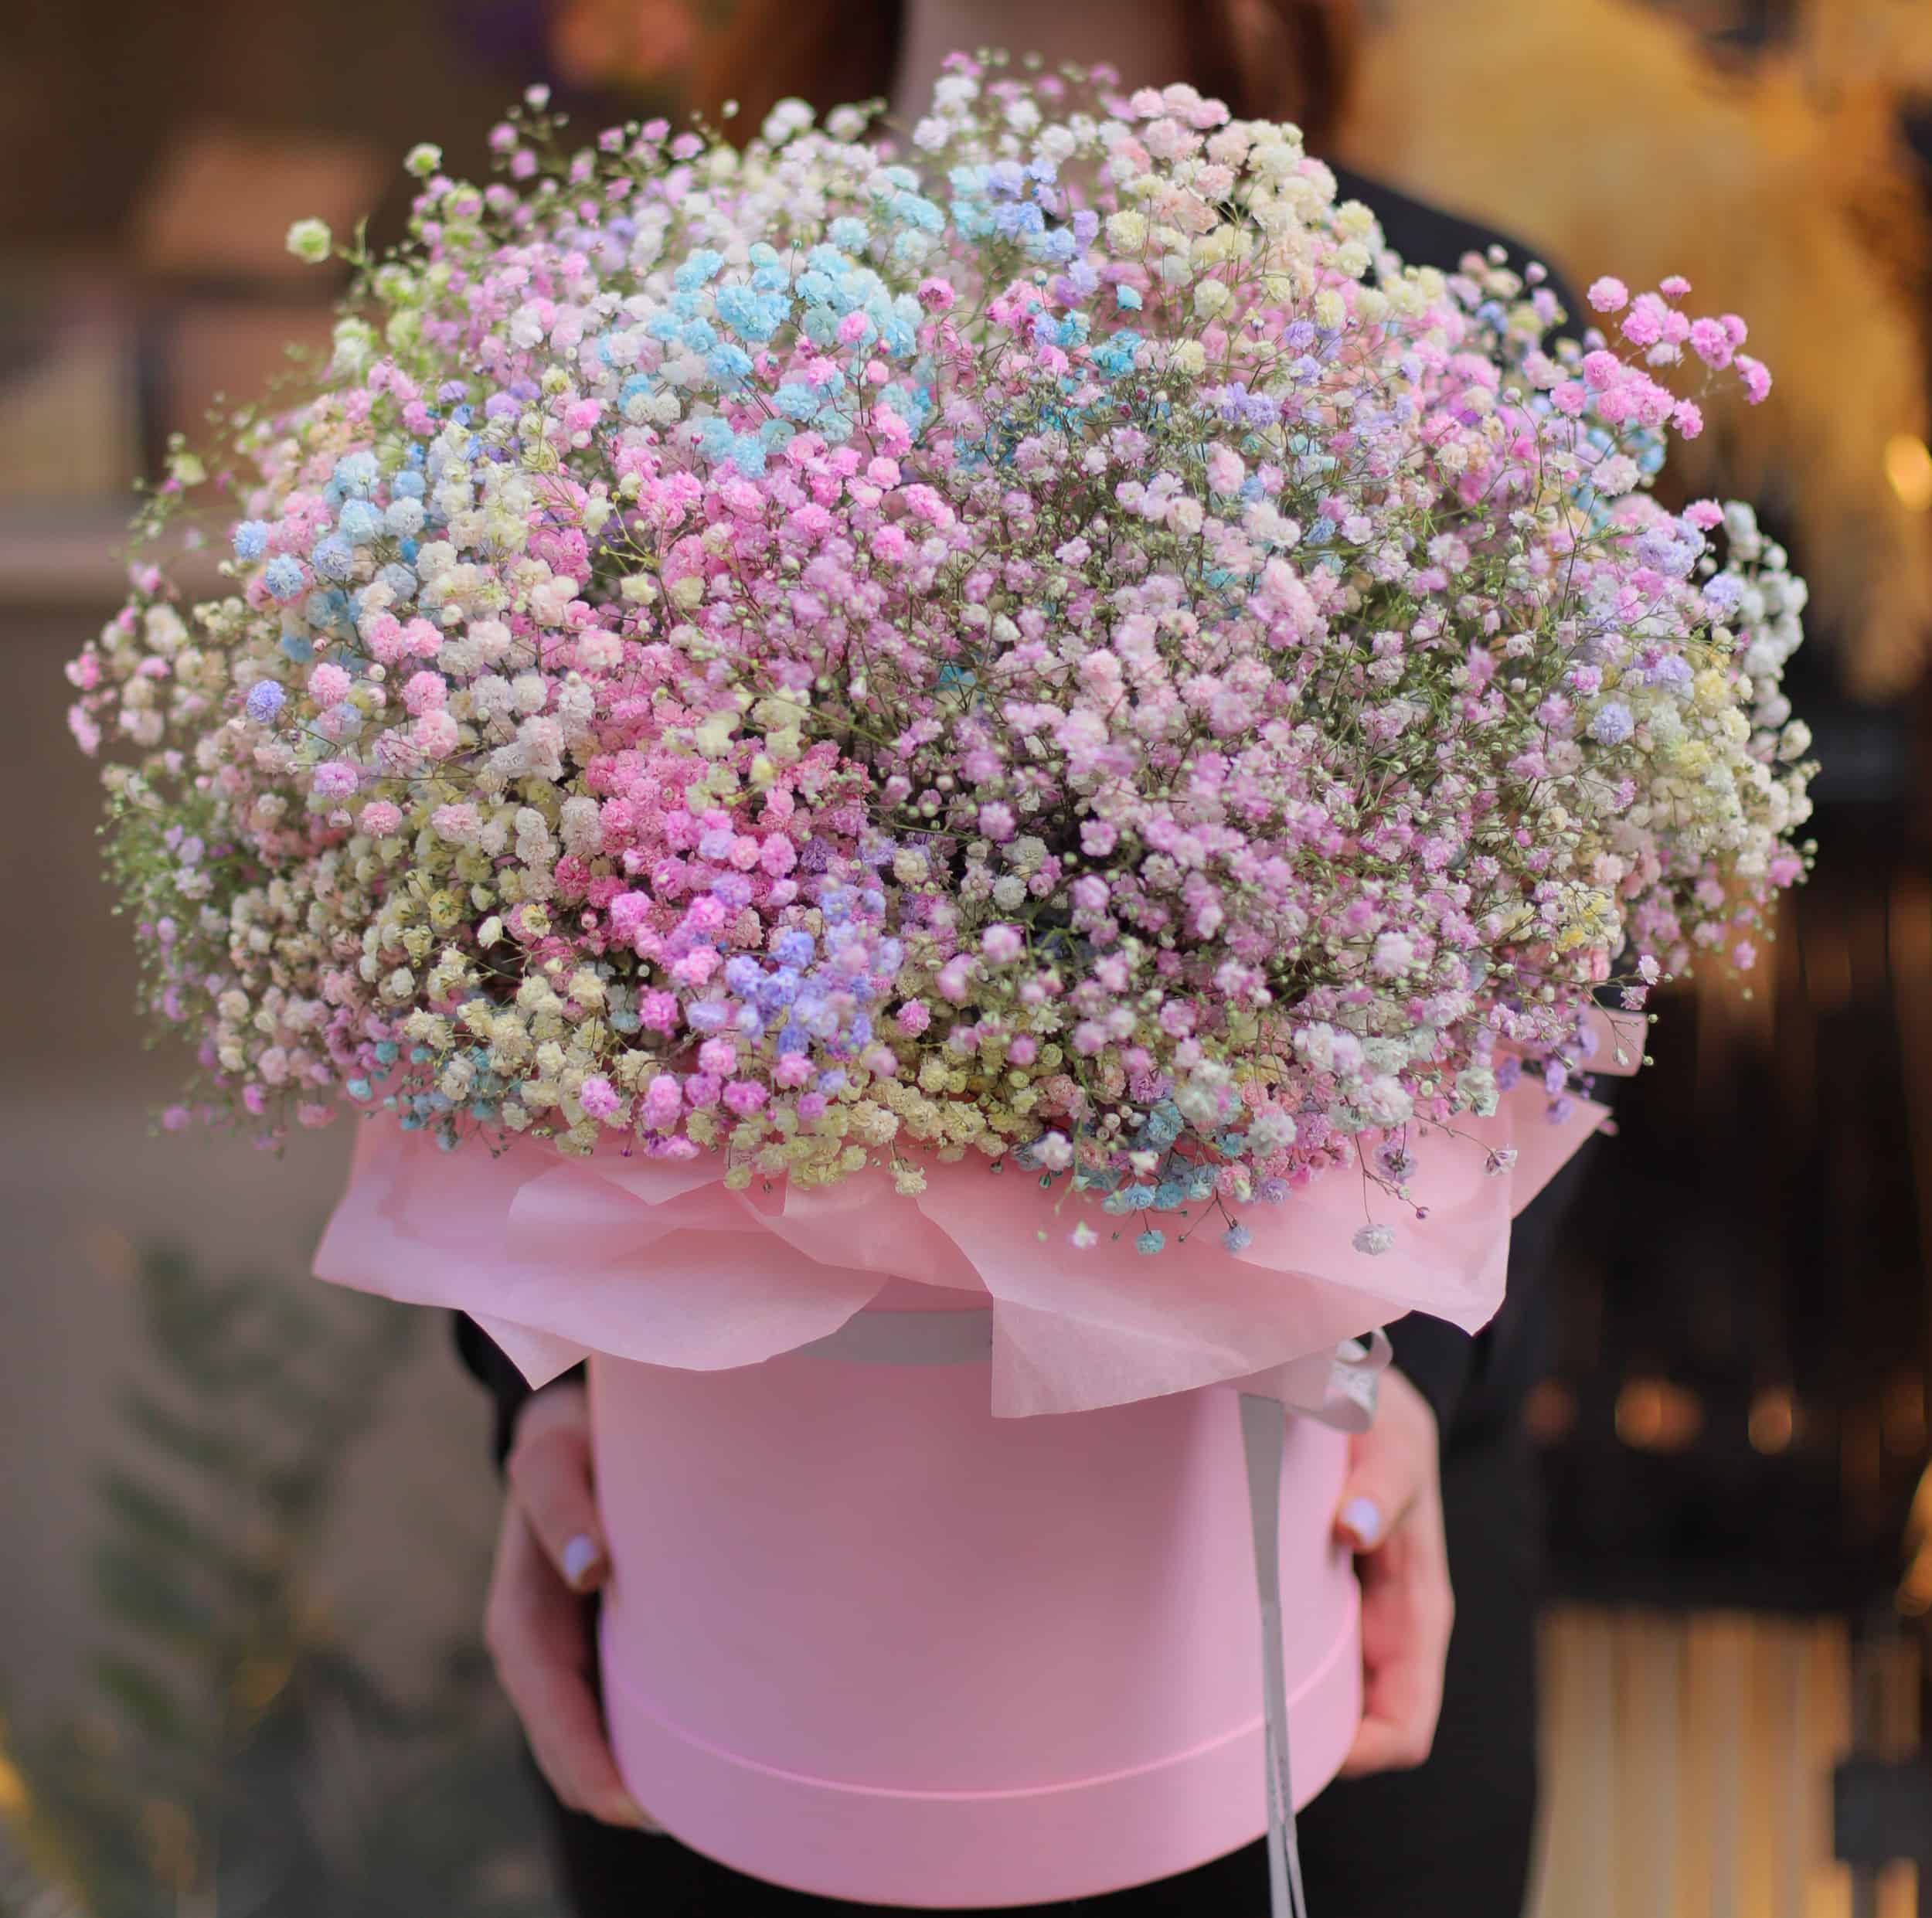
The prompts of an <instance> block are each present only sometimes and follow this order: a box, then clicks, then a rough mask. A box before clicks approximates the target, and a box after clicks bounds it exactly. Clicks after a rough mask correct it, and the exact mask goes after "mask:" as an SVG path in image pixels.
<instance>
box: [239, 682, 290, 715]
mask: <svg viewBox="0 0 1932 1918" xmlns="http://www.w3.org/2000/svg"><path fill="white" fill-rule="evenodd" d="M287 699H288V695H287V693H286V692H284V691H283V690H282V689H281V685H280V684H279V683H278V682H277V681H275V680H273V679H257V681H256V682H255V683H254V684H253V685H252V686H250V688H249V689H248V698H247V701H246V702H245V703H246V705H247V709H248V716H249V717H250V719H258V720H260V722H261V723H262V724H264V726H266V725H267V723H268V722H269V721H270V719H274V716H275V715H276V714H277V713H278V712H281V709H282V708H283V706H284V705H285V704H286V703H287Z"/></svg>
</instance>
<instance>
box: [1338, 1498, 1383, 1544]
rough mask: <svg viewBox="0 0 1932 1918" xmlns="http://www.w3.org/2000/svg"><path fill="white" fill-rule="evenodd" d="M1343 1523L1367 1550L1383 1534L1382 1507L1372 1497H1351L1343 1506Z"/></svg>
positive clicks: (1344, 1528)
mask: <svg viewBox="0 0 1932 1918" xmlns="http://www.w3.org/2000/svg"><path fill="white" fill-rule="evenodd" d="M1342 1529H1343V1530H1345V1531H1347V1532H1353V1533H1354V1534H1355V1543H1356V1544H1357V1545H1359V1546H1362V1549H1364V1550H1365V1551H1366V1549H1368V1547H1369V1546H1372V1545H1373V1544H1374V1543H1375V1542H1376V1539H1379V1538H1380V1537H1381V1536H1382V1508H1381V1507H1380V1506H1379V1505H1377V1504H1376V1501H1374V1500H1373V1499H1372V1498H1351V1499H1350V1500H1349V1502H1348V1503H1347V1504H1346V1505H1344V1506H1343V1507H1342Z"/></svg>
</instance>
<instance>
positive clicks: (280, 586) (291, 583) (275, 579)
mask: <svg viewBox="0 0 1932 1918" xmlns="http://www.w3.org/2000/svg"><path fill="white" fill-rule="evenodd" d="M262 584H263V585H264V586H265V587H267V588H268V590H269V592H270V593H271V594H272V595H273V596H274V597H275V598H277V599H278V600H284V601H286V600H292V599H293V598H294V597H295V596H296V594H297V593H300V592H301V591H302V590H303V589H304V587H306V586H307V585H308V580H307V579H306V578H305V577H304V575H303V572H302V563H301V560H299V559H297V558H296V557H295V556H294V554H293V553H277V554H276V556H274V559H271V560H270V561H269V563H268V564H267V566H264V567H263V569H262Z"/></svg>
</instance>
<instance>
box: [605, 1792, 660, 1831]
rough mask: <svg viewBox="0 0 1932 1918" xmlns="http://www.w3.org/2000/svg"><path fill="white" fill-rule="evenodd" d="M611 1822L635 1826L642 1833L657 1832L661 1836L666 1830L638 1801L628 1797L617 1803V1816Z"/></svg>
mask: <svg viewBox="0 0 1932 1918" xmlns="http://www.w3.org/2000/svg"><path fill="white" fill-rule="evenodd" d="M611 1822H612V1823H613V1824H631V1825H635V1826H636V1827H637V1828H638V1830H639V1831H655V1832H658V1833H659V1834H660V1835H661V1834H662V1832H663V1830H664V1827H663V1826H662V1825H661V1824H658V1821H657V1820H656V1819H655V1818H652V1817H651V1814H650V1813H649V1812H648V1811H645V1808H644V1807H643V1806H642V1805H641V1804H638V1801H637V1800H636V1799H634V1798H632V1797H623V1798H620V1799H619V1800H618V1801H617V1816H616V1817H615V1818H614V1819H613V1820H612V1821H611Z"/></svg>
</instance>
